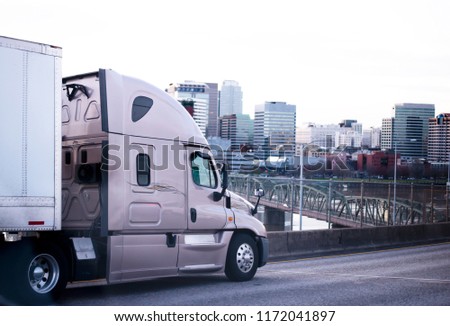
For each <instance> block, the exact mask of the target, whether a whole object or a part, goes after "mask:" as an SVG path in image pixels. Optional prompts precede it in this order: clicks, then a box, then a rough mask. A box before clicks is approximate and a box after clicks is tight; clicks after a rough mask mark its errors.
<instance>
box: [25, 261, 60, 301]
mask: <svg viewBox="0 0 450 326" xmlns="http://www.w3.org/2000/svg"><path fill="white" fill-rule="evenodd" d="M59 273H60V270H59V265H58V262H57V261H56V259H55V258H54V257H53V256H51V255H48V254H40V255H38V256H36V257H34V259H33V260H32V261H31V263H30V265H29V267H28V282H29V283H30V286H31V288H32V289H33V291H35V292H37V293H41V294H42V293H48V292H50V291H51V290H53V289H54V288H55V286H56V284H57V283H58V279H59Z"/></svg>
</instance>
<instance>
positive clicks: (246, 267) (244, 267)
mask: <svg viewBox="0 0 450 326" xmlns="http://www.w3.org/2000/svg"><path fill="white" fill-rule="evenodd" d="M236 262H237V266H238V268H239V270H240V271H241V272H243V273H247V272H249V271H250V270H251V269H252V267H253V264H254V262H255V254H254V253H253V249H252V247H251V246H250V245H249V244H248V243H243V244H241V245H240V246H239V248H238V250H237V253H236Z"/></svg>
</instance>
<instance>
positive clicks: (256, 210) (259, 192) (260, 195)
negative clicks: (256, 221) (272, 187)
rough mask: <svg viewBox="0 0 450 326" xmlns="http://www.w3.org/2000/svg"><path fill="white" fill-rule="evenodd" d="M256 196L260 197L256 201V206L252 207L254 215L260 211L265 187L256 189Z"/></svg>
mask: <svg viewBox="0 0 450 326" xmlns="http://www.w3.org/2000/svg"><path fill="white" fill-rule="evenodd" d="M255 196H257V197H258V200H257V201H256V204H255V208H253V209H252V215H255V214H256V213H257V212H258V205H259V200H260V199H261V197H262V196H264V189H261V188H258V189H255Z"/></svg>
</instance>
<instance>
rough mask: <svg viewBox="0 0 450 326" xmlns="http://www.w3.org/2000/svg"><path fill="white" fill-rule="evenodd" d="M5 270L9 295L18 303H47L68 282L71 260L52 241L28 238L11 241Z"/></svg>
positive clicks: (57, 294)
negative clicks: (68, 261)
mask: <svg viewBox="0 0 450 326" xmlns="http://www.w3.org/2000/svg"><path fill="white" fill-rule="evenodd" d="M9 251H10V253H9V255H8V256H9V257H10V259H8V260H6V261H5V262H4V263H5V265H4V266H3V267H4V268H5V270H4V273H2V278H3V280H2V281H3V283H4V285H5V284H6V285H5V289H6V293H5V295H6V296H7V298H9V299H10V300H12V301H13V303H15V304H24V305H47V304H50V303H52V302H53V301H54V300H55V299H56V298H57V297H58V296H59V295H60V293H61V291H62V290H63V289H64V288H65V286H66V284H67V275H68V263H67V259H66V258H65V256H64V254H63V252H62V251H61V250H60V249H59V248H58V247H57V246H55V245H53V244H51V243H41V244H39V243H36V242H32V241H24V242H23V243H14V244H11V247H10V248H9Z"/></svg>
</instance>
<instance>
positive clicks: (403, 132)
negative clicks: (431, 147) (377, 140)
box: [392, 103, 435, 159]
mask: <svg viewBox="0 0 450 326" xmlns="http://www.w3.org/2000/svg"><path fill="white" fill-rule="evenodd" d="M393 110H394V113H395V116H394V128H393V133H392V136H393V137H392V142H393V145H394V146H396V147H397V152H398V153H399V154H400V155H401V156H402V157H404V158H406V159H416V158H426V157H427V147H428V120H429V119H430V118H433V117H434V111H435V109H434V104H414V103H402V104H395V106H394V107H393Z"/></svg>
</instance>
